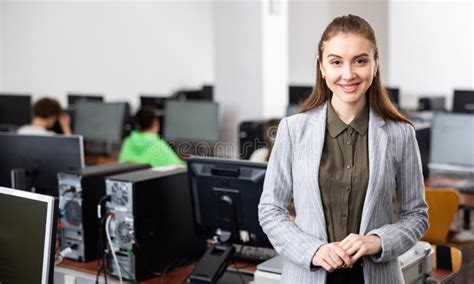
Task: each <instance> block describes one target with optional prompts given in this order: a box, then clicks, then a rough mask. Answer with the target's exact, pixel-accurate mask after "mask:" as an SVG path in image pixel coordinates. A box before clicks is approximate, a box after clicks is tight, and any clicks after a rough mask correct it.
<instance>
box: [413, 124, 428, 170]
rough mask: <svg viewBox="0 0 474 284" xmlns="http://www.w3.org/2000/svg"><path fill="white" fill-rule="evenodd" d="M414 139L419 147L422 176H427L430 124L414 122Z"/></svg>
mask: <svg viewBox="0 0 474 284" xmlns="http://www.w3.org/2000/svg"><path fill="white" fill-rule="evenodd" d="M415 129H416V141H417V142H418V148H419V149H420V157H421V167H422V170H423V177H425V178H427V177H428V176H429V169H428V163H429V161H430V145H431V141H430V139H431V125H430V124H429V123H426V122H424V123H423V122H418V123H416V122H415Z"/></svg>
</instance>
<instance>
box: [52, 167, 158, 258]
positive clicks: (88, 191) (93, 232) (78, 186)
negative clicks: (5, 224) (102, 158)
mask: <svg viewBox="0 0 474 284" xmlns="http://www.w3.org/2000/svg"><path fill="white" fill-rule="evenodd" d="M146 168H150V166H149V165H144V164H141V165H140V164H133V163H114V164H107V165H98V166H91V167H86V168H83V169H78V170H74V171H65V172H61V173H59V174H58V180H59V199H60V202H59V204H60V205H59V208H60V213H61V216H62V218H61V226H60V232H59V235H60V237H61V240H62V242H61V249H65V248H67V247H71V248H72V252H71V253H70V254H68V255H67V256H66V257H68V258H70V259H74V260H79V261H84V262H87V261H91V260H94V259H96V258H97V243H98V239H97V238H98V231H99V220H98V216H97V204H98V203H99V200H100V199H101V198H102V197H103V196H104V195H105V178H106V177H107V176H110V175H116V174H119V173H125V172H131V171H137V170H142V169H146Z"/></svg>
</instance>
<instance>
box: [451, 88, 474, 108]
mask: <svg viewBox="0 0 474 284" xmlns="http://www.w3.org/2000/svg"><path fill="white" fill-rule="evenodd" d="M453 112H460V113H474V90H454V97H453Z"/></svg>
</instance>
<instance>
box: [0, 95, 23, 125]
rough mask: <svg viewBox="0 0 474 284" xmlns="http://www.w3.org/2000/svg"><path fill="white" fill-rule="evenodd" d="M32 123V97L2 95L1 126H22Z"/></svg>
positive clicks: (0, 99) (0, 98) (0, 96)
mask: <svg viewBox="0 0 474 284" xmlns="http://www.w3.org/2000/svg"><path fill="white" fill-rule="evenodd" d="M30 121H31V96H29V95H13V94H0V125H11V126H21V125H24V124H28V123H30Z"/></svg>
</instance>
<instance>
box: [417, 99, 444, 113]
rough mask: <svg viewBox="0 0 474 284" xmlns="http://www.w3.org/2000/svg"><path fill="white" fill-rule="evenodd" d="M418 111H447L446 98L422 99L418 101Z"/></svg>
mask: <svg viewBox="0 0 474 284" xmlns="http://www.w3.org/2000/svg"><path fill="white" fill-rule="evenodd" d="M417 110H418V111H445V110H446V98H445V97H421V98H419V99H418V107H417Z"/></svg>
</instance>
